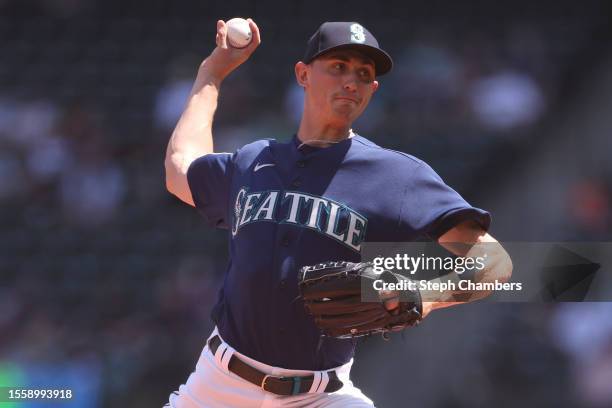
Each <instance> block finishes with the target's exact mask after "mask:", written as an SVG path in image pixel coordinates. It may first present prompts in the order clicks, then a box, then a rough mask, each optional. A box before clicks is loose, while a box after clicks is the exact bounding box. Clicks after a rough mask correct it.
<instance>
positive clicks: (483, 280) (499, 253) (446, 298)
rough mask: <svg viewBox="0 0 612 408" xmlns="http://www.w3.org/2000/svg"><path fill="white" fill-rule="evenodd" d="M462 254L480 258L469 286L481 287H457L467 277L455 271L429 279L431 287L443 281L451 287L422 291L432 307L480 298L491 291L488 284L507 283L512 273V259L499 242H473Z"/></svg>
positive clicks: (437, 307)
mask: <svg viewBox="0 0 612 408" xmlns="http://www.w3.org/2000/svg"><path fill="white" fill-rule="evenodd" d="M465 258H472V259H476V258H479V259H480V260H481V261H482V265H483V267H482V268H478V269H476V272H475V273H474V274H473V276H472V277H471V279H470V280H471V281H472V282H473V283H475V285H470V287H471V288H473V287H476V288H483V289H481V290H477V289H471V290H460V289H459V287H460V286H462V285H459V284H458V282H459V280H461V279H466V277H465V276H462V274H458V273H451V274H449V275H446V276H443V277H441V278H437V279H434V280H432V281H430V283H431V284H430V287H443V286H442V285H443V284H445V283H448V282H450V285H448V286H449V287H452V288H453V289H452V290H450V289H449V290H444V291H439V290H428V291H422V295H423V298H424V299H425V300H427V301H429V302H431V303H432V305H431V309H432V310H435V309H441V308H444V307H449V306H455V305H457V304H460V303H467V302H473V301H475V300H479V299H483V298H485V297H487V296H489V295H491V294H492V293H493V291H492V290H490V289H487V287H490V286H492V285H494V284H496V282H497V283H506V282H508V281H509V280H510V277H511V276H512V260H511V259H510V256H509V255H508V253H507V252H506V251H505V250H504V248H503V247H502V246H501V245H500V244H499V243H498V242H487V243H486V244H485V243H479V244H476V245H474V246H473V247H472V248H471V249H470V250H469V251H468V253H467V254H466V255H465ZM436 284H438V285H439V286H437V285H436ZM488 284H490V285H488ZM464 286H465V285H464Z"/></svg>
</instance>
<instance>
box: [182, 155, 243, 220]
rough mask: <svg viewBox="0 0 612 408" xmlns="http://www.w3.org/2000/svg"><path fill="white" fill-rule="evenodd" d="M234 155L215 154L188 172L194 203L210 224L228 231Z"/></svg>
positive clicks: (199, 160) (200, 159)
mask: <svg viewBox="0 0 612 408" xmlns="http://www.w3.org/2000/svg"><path fill="white" fill-rule="evenodd" d="M233 159H234V154H231V153H213V154H207V155H206V156H202V157H200V158H198V159H196V160H194V161H193V162H192V163H191V165H190V166H189V169H188V170H187V181H188V183H189V189H190V190H191V196H192V197H193V202H194V204H195V206H196V208H197V209H198V211H199V212H200V214H202V216H204V219H205V220H206V222H207V223H208V224H209V225H210V226H212V227H216V228H223V229H227V228H228V225H229V220H228V219H227V214H228V208H229V203H228V202H229V191H230V183H231V177H232V171H233Z"/></svg>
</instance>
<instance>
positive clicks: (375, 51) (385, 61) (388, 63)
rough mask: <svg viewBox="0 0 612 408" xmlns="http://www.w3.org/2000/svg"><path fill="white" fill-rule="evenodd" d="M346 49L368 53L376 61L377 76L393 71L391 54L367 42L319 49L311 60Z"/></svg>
mask: <svg viewBox="0 0 612 408" xmlns="http://www.w3.org/2000/svg"><path fill="white" fill-rule="evenodd" d="M344 49H348V50H356V51H358V52H360V53H362V54H364V55H366V56H367V57H368V58H371V59H372V61H374V69H375V70H376V76H381V75H384V74H386V73H387V72H389V71H391V69H392V68H393V60H392V59H391V56H390V55H389V54H387V53H386V52H385V51H383V50H381V49H380V48H376V47H372V46H371V45H366V44H342V45H337V46H335V47H330V48H327V49H324V50H322V51H319V52H318V53H316V54H315V55H313V56H312V58H311V59H310V61H312V60H314V59H315V58H318V57H320V56H322V55H325V54H327V53H329V52H331V51H335V50H344ZM310 61H306V62H310Z"/></svg>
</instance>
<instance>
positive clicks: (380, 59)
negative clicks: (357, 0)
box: [303, 21, 393, 75]
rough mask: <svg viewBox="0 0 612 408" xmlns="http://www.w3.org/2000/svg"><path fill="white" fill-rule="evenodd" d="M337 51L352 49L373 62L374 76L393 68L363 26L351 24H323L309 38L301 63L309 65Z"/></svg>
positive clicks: (390, 60)
mask: <svg viewBox="0 0 612 408" xmlns="http://www.w3.org/2000/svg"><path fill="white" fill-rule="evenodd" d="M338 49H354V50H356V51H358V52H360V53H362V54H364V55H366V56H368V57H369V58H371V59H372V60H373V61H374V66H375V69H376V75H383V74H386V73H387V72H389V71H391V68H393V60H392V59H391V56H390V55H389V54H387V53H386V52H385V51H383V50H382V49H381V48H380V47H379V45H378V41H376V38H375V37H374V36H373V35H372V33H370V32H369V31H368V30H367V29H366V28H365V27H364V26H362V25H361V24H359V23H356V22H354V21H352V22H339V21H334V22H325V23H323V24H321V27H319V29H318V30H317V31H316V32H315V33H314V34H313V36H312V37H310V40H308V44H307V46H306V53H305V54H304V59H303V62H305V63H306V64H309V63H310V62H311V61H312V60H314V59H315V58H317V57H319V56H321V55H323V54H325V53H327V52H329V51H332V50H338Z"/></svg>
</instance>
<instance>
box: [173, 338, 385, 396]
mask: <svg viewBox="0 0 612 408" xmlns="http://www.w3.org/2000/svg"><path fill="white" fill-rule="evenodd" d="M218 334H219V333H218V331H217V328H215V330H214V331H213V333H212V334H211V335H210V337H212V336H214V335H218ZM226 349H227V351H226V352H225V354H223V351H224V350H226ZM222 355H223V359H222V360H221V356H222ZM232 355H236V356H237V357H238V358H240V359H241V360H242V361H244V362H246V363H248V364H249V365H251V366H252V367H255V368H257V369H258V370H260V371H262V372H265V373H267V374H270V375H275V376H307V375H313V374H314V375H315V379H317V381H314V383H313V386H312V387H311V391H310V392H308V393H305V394H299V395H290V396H283V395H276V394H273V393H270V392H267V391H264V390H263V389H261V388H260V387H258V386H257V385H254V384H251V383H250V382H248V381H246V380H244V379H242V378H241V377H238V376H237V375H236V374H234V373H232V372H230V371H228V369H227V365H228V363H229V359H230V357H231V356H232ZM352 365H353V360H351V361H349V362H348V363H347V364H345V365H343V366H340V367H338V368H336V373H337V375H338V378H339V379H340V381H342V383H343V384H344V385H343V387H342V388H341V389H340V390H338V391H336V392H334V393H321V392H314V390H316V389H317V388H318V389H325V386H326V385H327V383H326V381H327V376H326V375H324V374H323V372H321V371H314V372H313V371H305V370H288V369H285V368H279V367H273V366H269V365H267V364H264V363H260V362H259V361H256V360H253V359H252V358H249V357H246V356H245V355H243V354H240V353H239V352H237V351H235V350H234V349H232V348H231V347H230V346H229V345H228V344H227V343H225V342H222V343H221V345H220V346H219V348H218V349H217V353H216V355H213V354H212V352H211V351H210V350H209V348H208V342H207V344H206V345H205V346H204V350H202V354H201V355H200V359H199V360H198V363H197V365H196V369H195V371H194V372H193V373H191V375H190V376H189V378H188V379H187V382H186V383H185V384H182V385H181V386H180V387H179V390H178V392H176V391H175V392H173V393H172V394H170V402H169V403H168V404H166V405H165V407H171V408H204V407H206V408H230V407H231V408H234V407H236V408H242V407H244V408H276V407H292V408H297V407H309V408H310V407H313V408H315V407H316V408H366V407H367V408H372V407H374V404H373V402H372V401H371V400H370V399H369V398H368V397H366V396H365V395H364V394H363V393H362V392H361V390H359V388H357V387H355V386H354V385H353V383H352V382H351V380H350V379H349V373H350V370H351V366H352Z"/></svg>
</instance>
